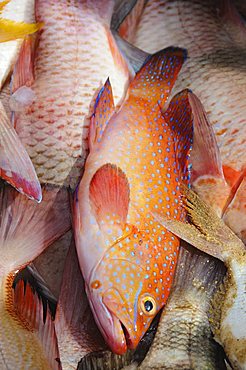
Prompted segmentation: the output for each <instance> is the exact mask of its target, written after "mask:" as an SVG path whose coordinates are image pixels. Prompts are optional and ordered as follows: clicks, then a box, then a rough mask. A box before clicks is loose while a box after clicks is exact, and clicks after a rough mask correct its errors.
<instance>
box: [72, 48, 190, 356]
mask: <svg viewBox="0 0 246 370" xmlns="http://www.w3.org/2000/svg"><path fill="white" fill-rule="evenodd" d="M184 59H185V51H184V50H183V49H179V48H178V49H177V48H172V47H170V48H167V49H166V50H163V51H160V52H158V53H156V54H155V55H153V56H152V57H150V58H149V59H147V61H146V63H145V64H144V66H143V67H142V69H141V70H140V71H139V72H138V74H137V75H136V77H135V79H134V80H133V81H132V82H131V85H130V87H129V90H128V95H127V99H126V100H125V101H124V103H123V105H122V106H121V107H120V108H119V110H118V111H116V112H115V108H114V104H113V98H112V93H111V87H110V82H109V80H107V81H106V83H105V85H104V87H103V88H102V90H101V91H100V93H99V97H98V99H97V100H96V104H95V111H94V114H93V116H92V121H91V126H90V137H89V146H90V154H89V156H88V158H87V162H86V167H85V172H84V175H83V178H82V181H81V183H80V185H79V187H78V191H77V192H76V194H75V200H74V213H75V218H74V230H75V241H76V248H77V253H78V258H79V262H80V267H81V270H82V273H83V276H84V279H85V283H86V291H87V295H88V298H89V301H90V304H91V308H92V310H93V313H94V317H95V319H96V321H97V324H98V326H99V328H100V329H101V332H102V334H103V335H104V338H105V340H106V341H107V343H108V345H109V346H110V348H111V349H112V350H113V351H114V352H116V353H118V354H120V353H124V352H125V351H126V348H127V344H128V346H129V348H135V347H136V346H137V344H138V342H139V340H140V339H141V337H142V336H143V335H144V333H145V332H146V330H147V328H148V326H149V325H150V322H151V321H152V319H153V317H154V316H155V315H156V313H157V312H158V311H159V309H160V308H161V307H162V306H163V304H165V302H166V299H167V297H168V295H169V289H170V286H171V281H172V277H173V269H174V266H175V262H176V258H177V249H178V244H179V241H178V240H176V239H173V236H172V235H171V234H168V235H165V230H159V232H158V231H157V230H158V225H157V224H156V225H155V224H152V220H151V215H149V213H148V212H149V210H153V209H154V208H155V205H157V204H156V202H158V199H159V195H160V194H162V189H163V188H162V187H161V184H162V181H165V180H164V179H165V178H167V180H166V185H167V186H164V189H166V190H165V191H166V193H165V195H164V196H165V198H164V199H163V205H161V206H160V212H168V213H170V214H173V215H175V217H178V218H179V217H182V215H181V214H179V206H178V199H179V195H178V194H177V193H176V191H178V189H179V186H177V185H176V184H177V183H178V184H179V182H180V181H181V182H182V181H187V178H186V175H187V171H188V170H187V165H188V164H187V161H188V158H187V154H188V153H189V149H190V145H191V140H192V122H191V120H190V119H187V115H188V114H189V113H188V112H189V109H187V105H186V102H187V91H184V92H181V93H180V94H177V96H175V97H174V99H173V101H172V102H171V103H170V107H169V109H168V111H167V112H165V116H163V115H162V112H161V110H160V104H161V102H162V101H165V100H166V98H167V95H168V94H169V91H170V89H171V88H172V86H173V84H174V81H175V79H176V75H177V73H178V72H179V70H180V68H181V65H182V62H183V61H184ZM152 74H153V76H154V77H153V78H152V77H149V76H152ZM163 75H164V76H165V79H163ZM155 76H156V77H155ZM152 80H153V83H152V82H150V81H152ZM158 81H159V82H158ZM158 100H159V101H158ZM180 116H181V121H182V123H184V125H183V126H182V123H180V122H181V121H180V122H179V119H178V118H179V117H180ZM172 121H174V122H175V123H173V124H172V123H171V122H172ZM140 122H141V123H140ZM176 122H179V124H180V127H182V129H181V130H180V129H177V131H176V130H175V128H176V126H175V125H176ZM163 125H164V127H165V128H164V131H163V134H162V127H163ZM160 130H161V133H160V134H159V136H156V132H157V131H160ZM165 130H166V131H165ZM172 130H173V131H172ZM173 135H174V139H172V137H173ZM129 137H130V138H131V139H130V141H129V140H128V138H129ZM158 138H159V141H158ZM161 140H163V141H161ZM176 141H177V142H178V143H179V144H180V145H178V146H177V147H176V144H175V143H176ZM183 147H184V148H185V150H184V151H182V148H183ZM158 148H159V149H158ZM163 152H165V153H167V154H166V155H165V158H166V159H165V160H166V162H168V161H171V162H172V160H173V159H172V158H174V157H175V158H176V157H177V158H178V163H177V162H175V164H174V166H173V167H171V166H170V167H169V166H168V167H165V165H164V164H163V163H162V161H163V154H162V153H163ZM175 153H176V154H175ZM142 158H143V159H142ZM153 158H155V159H154V160H153ZM148 162H149V163H150V165H151V167H147V164H146V163H148ZM132 163H134V165H133V164H132ZM132 166H134V168H133V167H132ZM155 166H156V167H155ZM176 166H177V167H176ZM155 169H156V171H157V173H158V174H159V175H158V177H157V178H155V175H154V173H153V172H152V171H155ZM169 171H170V173H169ZM173 171H174V172H173ZM167 172H168V173H167ZM152 174H153V175H154V176H152ZM169 179H170V180H169ZM148 183H150V186H147V184H148ZM139 184H142V185H141V186H142V188H141V189H140V188H139ZM175 189H176V190H175ZM152 192H153V196H151V197H150V198H149V194H150V193H152ZM119 194H121V196H120V197H119ZM176 194H177V195H176ZM146 199H147V203H146ZM169 200H170V202H171V203H170V205H169V204H166V202H169ZM161 202H162V199H160V203H161ZM158 207H159V206H157V208H158ZM148 208H149V209H148ZM146 209H147V213H146ZM167 209H168V211H167ZM148 219H149V221H148ZM85 220H87V221H86V223H85ZM151 230H153V231H151ZM148 233H150V236H149V235H148ZM162 234H163V235H165V236H164V239H163V242H164V243H165V244H164V247H163V242H161V240H162V236H161V235H162ZM151 235H152V236H151ZM88 248H89V249H90V254H88ZM163 248H164V251H163ZM165 248H166V252H165ZM122 259H123V261H122V262H123V263H122V264H121V260H122ZM163 259H165V260H166V261H167V262H164V263H163ZM163 267H165V268H163ZM114 271H115V272H116V273H114ZM149 271H152V275H149ZM126 292H127V294H126ZM145 302H147V307H148V305H149V307H150V308H149V309H150V311H151V312H149V313H148V312H147V311H146V309H145ZM105 322H108V325H105ZM121 322H122V323H123V325H124V327H125V328H126V330H127V332H128V336H129V338H128V343H126V339H125V335H124V333H123V330H122V327H121Z"/></svg>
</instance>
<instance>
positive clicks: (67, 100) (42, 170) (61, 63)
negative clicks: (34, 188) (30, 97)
mask: <svg viewBox="0 0 246 370" xmlns="http://www.w3.org/2000/svg"><path fill="white" fill-rule="evenodd" d="M90 3H91V2H87V1H81V2H79V1H65V0H63V1H59V2H58V1H51V0H50V1H48V2H47V1H37V2H36V17H37V20H38V21H41V22H44V27H43V29H42V31H41V33H40V37H39V44H38V48H37V51H36V58H35V81H34V83H33V84H32V86H31V88H32V90H33V92H34V96H35V100H34V102H33V103H32V104H31V105H30V106H28V107H27V108H24V109H23V112H16V113H15V126H16V131H17V132H18V135H19V137H20V139H21V141H22V143H23V144H24V145H25V147H26V149H27V151H28V154H29V155H30V158H31V159H32V161H33V163H34V166H35V169H36V171H37V175H38V177H39V180H40V182H41V183H47V182H48V183H52V184H56V185H61V184H64V185H67V186H68V185H70V186H72V187H74V186H75V185H76V183H77V181H78V178H79V176H80V173H81V168H82V167H83V164H84V160H85V157H86V153H87V149H88V144H87V141H86V138H87V135H88V123H89V121H88V117H89V116H90V114H91V112H90V108H89V107H90V104H91V101H92V99H93V97H94V96H95V93H96V92H97V91H98V88H100V87H101V86H100V84H101V85H102V83H103V82H104V81H105V79H106V78H107V77H108V76H110V79H111V81H112V87H113V92H114V97H115V99H116V101H117V102H118V101H119V100H120V98H121V97H122V95H123V93H124V88H125V84H126V83H127V81H128V78H129V73H128V69H127V67H126V65H124V62H122V63H123V65H122V67H119V65H120V62H119V65H117V63H118V60H117V59H116V58H114V55H113V54H114V51H112V50H111V48H112V47H113V46H112V45H113V44H112V43H113V41H112V39H110V37H111V35H110V34H109V30H108V26H107V25H106V20H105V21H104V20H102V18H100V16H99V14H98V10H97V8H93V7H92V8H91V5H90ZM98 45H100V51H99V49H98V47H96V46H98Z"/></svg>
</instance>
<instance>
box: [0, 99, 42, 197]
mask: <svg viewBox="0 0 246 370" xmlns="http://www.w3.org/2000/svg"><path fill="white" fill-rule="evenodd" d="M0 176H1V177H2V178H3V179H4V180H5V181H7V182H8V183H9V184H11V185H12V186H14V187H15V188H16V189H17V190H18V191H19V192H21V193H23V194H25V195H27V196H28V197H29V198H32V199H35V200H37V201H38V202H40V201H41V200H42V191H41V186H40V183H39V180H38V177H37V174H36V171H35V169H34V166H33V164H32V162H31V159H30V158H29V156H28V154H27V152H26V150H25V148H24V146H23V145H22V143H21V141H20V139H19V138H18V135H17V134H16V132H15V129H14V128H13V126H12V125H11V123H10V121H9V118H8V117H7V115H6V112H5V109H4V107H3V105H2V103H1V102H0Z"/></svg>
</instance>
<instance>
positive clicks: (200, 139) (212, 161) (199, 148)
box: [189, 91, 224, 181]
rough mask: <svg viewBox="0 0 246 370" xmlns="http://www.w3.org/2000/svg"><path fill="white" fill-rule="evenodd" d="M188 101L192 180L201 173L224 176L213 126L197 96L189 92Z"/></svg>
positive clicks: (201, 174)
mask: <svg viewBox="0 0 246 370" xmlns="http://www.w3.org/2000/svg"><path fill="white" fill-rule="evenodd" d="M189 103H190V105H191V109H192V114H193V117H194V145H193V150H192V154H191V157H192V162H193V163H194V165H193V168H192V181H195V180H196V178H197V177H200V176H203V175H211V176H217V177H221V178H224V176H223V170H222V161H221V157H220V152H219V148H218V145H217V142H216V137H215V134H214V131H213V128H212V126H211V124H210V122H209V120H208V117H207V114H206V112H205V110H204V108H203V105H202V103H201V101H200V100H199V99H198V97H197V96H196V95H195V94H193V93H192V92H191V91H190V92H189Z"/></svg>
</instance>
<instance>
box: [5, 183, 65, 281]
mask: <svg viewBox="0 0 246 370" xmlns="http://www.w3.org/2000/svg"><path fill="white" fill-rule="evenodd" d="M0 210H1V217H0V275H1V273H2V274H8V273H9V272H11V271H13V270H16V269H18V268H20V267H23V266H26V265H27V263H28V262H30V261H32V260H33V259H34V258H35V257H37V256H38V255H39V254H40V253H41V252H42V251H43V250H44V249H45V248H46V247H47V246H49V245H50V244H51V243H52V242H53V241H55V240H56V239H58V238H59V237H60V236H61V235H63V234H64V233H65V232H66V231H67V230H69V229H70V228H71V220H70V212H69V197H68V192H67V189H59V188H58V189H57V188H55V187H53V186H45V187H44V188H43V201H42V202H41V203H40V204H37V203H35V202H33V201H31V200H29V199H27V198H26V197H24V196H23V195H21V194H19V193H17V192H16V191H15V190H14V189H12V188H11V187H9V186H7V185H4V184H1V186H0Z"/></svg>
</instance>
